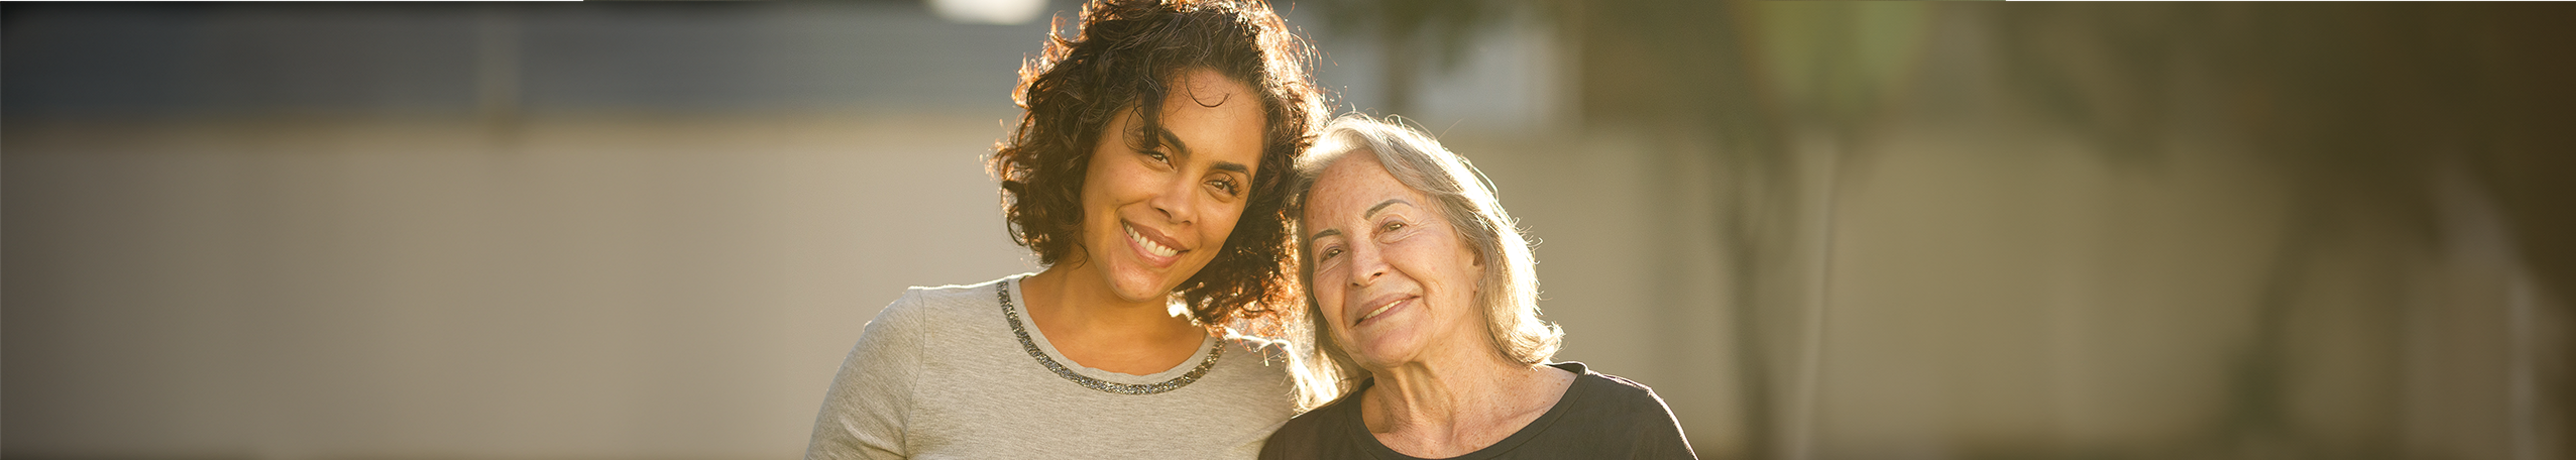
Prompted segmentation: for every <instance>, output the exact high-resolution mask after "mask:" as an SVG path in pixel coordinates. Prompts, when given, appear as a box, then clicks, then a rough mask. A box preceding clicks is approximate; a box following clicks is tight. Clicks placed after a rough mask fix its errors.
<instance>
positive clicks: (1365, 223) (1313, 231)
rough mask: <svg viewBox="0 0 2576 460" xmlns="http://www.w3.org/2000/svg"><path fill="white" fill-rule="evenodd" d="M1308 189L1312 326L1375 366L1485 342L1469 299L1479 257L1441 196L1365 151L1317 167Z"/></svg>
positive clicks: (1478, 272)
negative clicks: (1315, 312)
mask: <svg viewBox="0 0 2576 460" xmlns="http://www.w3.org/2000/svg"><path fill="white" fill-rule="evenodd" d="M1308 193H1309V195H1308V197H1307V202H1306V211H1305V215H1304V216H1302V218H1303V219H1304V220H1303V222H1304V223H1305V225H1304V228H1305V232H1306V234H1305V235H1303V237H1304V238H1306V239H1307V243H1306V246H1305V247H1306V254H1307V256H1308V257H1311V258H1313V267H1314V268H1313V270H1314V272H1313V274H1312V278H1311V279H1312V280H1313V283H1314V284H1312V285H1311V286H1310V288H1311V289H1312V290H1313V292H1314V296H1315V298H1314V301H1315V303H1316V305H1318V306H1319V307H1320V309H1321V310H1322V313H1323V315H1322V316H1323V318H1320V319H1319V321H1322V322H1323V323H1324V324H1321V325H1319V326H1321V327H1323V328H1324V329H1325V330H1327V331H1330V333H1331V334H1332V335H1333V339H1334V341H1336V342H1339V343H1340V345H1341V347H1342V349H1343V352H1344V353H1346V354H1348V355H1350V356H1351V357H1352V358H1353V359H1355V360H1357V361H1358V362H1359V365H1360V366H1361V367H1363V368H1369V369H1371V370H1372V371H1374V370H1377V369H1386V368H1391V367H1395V366H1399V365H1403V364H1407V363H1417V362H1422V361H1424V360H1426V359H1429V358H1432V357H1433V355H1436V354H1440V353H1443V352H1450V353H1456V352H1463V351H1469V350H1487V349H1490V348H1492V345H1491V342H1490V341H1489V340H1487V339H1486V338H1485V334H1486V332H1485V327H1484V324H1485V321H1484V316H1483V313H1482V309H1481V308H1479V307H1478V306H1477V305H1476V280H1477V279H1479V278H1480V276H1481V274H1482V273H1483V265H1481V264H1480V263H1479V261H1478V260H1477V258H1476V254H1475V251H1474V250H1473V249H1472V248H1470V247H1468V245H1467V243H1466V241H1465V240H1464V239H1462V238H1460V237H1459V234H1458V229H1457V228H1456V227H1453V226H1451V225H1449V222H1448V221H1447V220H1446V219H1443V218H1442V217H1441V215H1440V210H1439V206H1440V205H1439V203H1437V202H1434V201H1432V199H1431V198H1430V197H1428V196H1425V195H1423V194H1422V193H1421V192H1416V191H1414V190H1413V189H1411V188H1408V187H1405V186H1404V183H1402V182H1398V181H1396V179H1395V176H1393V175H1390V174H1388V173H1387V171H1386V168H1385V167H1383V166H1380V165H1379V163H1378V161H1377V158H1376V156H1375V155H1373V154H1370V153H1369V152H1367V151H1365V150H1363V151H1357V152H1351V153H1350V154H1348V155H1347V156H1345V157H1343V158H1342V159H1341V160H1339V161H1336V162H1334V163H1333V165H1332V166H1329V167H1327V168H1325V170H1324V172H1323V173H1322V174H1321V175H1319V176H1317V178H1316V181H1315V186H1314V189H1313V190H1312V191H1310V192H1308Z"/></svg>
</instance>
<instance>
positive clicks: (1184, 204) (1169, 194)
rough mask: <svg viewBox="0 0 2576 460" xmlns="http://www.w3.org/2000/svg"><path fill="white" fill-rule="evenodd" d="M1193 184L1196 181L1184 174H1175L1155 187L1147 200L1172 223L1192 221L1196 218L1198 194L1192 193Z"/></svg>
mask: <svg viewBox="0 0 2576 460" xmlns="http://www.w3.org/2000/svg"><path fill="white" fill-rule="evenodd" d="M1195 185H1196V182H1195V181H1192V180H1190V179H1188V178H1187V177H1186V176H1179V175H1175V176H1173V178H1172V179H1170V180H1167V181H1165V182H1164V183H1163V185H1162V186H1161V187H1156V189H1157V191H1156V192H1155V194H1154V198H1153V199H1152V200H1148V201H1147V202H1148V203H1152V204H1153V205H1154V209H1155V210H1158V211H1162V212H1163V217H1164V218H1167V219H1171V221H1172V222H1173V223H1182V222H1190V221H1194V220H1196V219H1198V194H1197V193H1192V192H1194V190H1192V188H1193V186H1195Z"/></svg>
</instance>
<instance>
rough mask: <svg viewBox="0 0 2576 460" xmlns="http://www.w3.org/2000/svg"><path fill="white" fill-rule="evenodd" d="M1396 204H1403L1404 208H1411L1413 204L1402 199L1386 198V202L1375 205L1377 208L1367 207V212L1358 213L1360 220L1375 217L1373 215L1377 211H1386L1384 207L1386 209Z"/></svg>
mask: <svg viewBox="0 0 2576 460" xmlns="http://www.w3.org/2000/svg"><path fill="white" fill-rule="evenodd" d="M1396 203H1404V205H1405V206H1412V205H1413V202H1410V201H1404V199H1403V198H1388V199H1387V200H1386V201H1380V202H1378V203H1377V206H1370V207H1369V209H1368V212H1363V213H1360V218H1362V219H1366V218H1369V217H1371V216H1375V215H1377V211H1378V210H1380V209H1386V207H1387V206H1389V205H1393V204H1396Z"/></svg>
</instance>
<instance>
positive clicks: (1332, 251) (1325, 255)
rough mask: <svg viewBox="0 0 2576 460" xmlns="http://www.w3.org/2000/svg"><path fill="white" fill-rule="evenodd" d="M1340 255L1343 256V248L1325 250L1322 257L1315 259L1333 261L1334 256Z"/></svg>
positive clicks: (1321, 254)
mask: <svg viewBox="0 0 2576 460" xmlns="http://www.w3.org/2000/svg"><path fill="white" fill-rule="evenodd" d="M1339 255H1342V248H1340V247H1329V248H1324V250H1323V251H1322V252H1321V253H1320V255H1318V256H1316V257H1315V260H1331V259H1332V258H1333V257H1334V256H1339Z"/></svg>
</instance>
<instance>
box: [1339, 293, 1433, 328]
mask: <svg viewBox="0 0 2576 460" xmlns="http://www.w3.org/2000/svg"><path fill="white" fill-rule="evenodd" d="M1417 298H1419V297H1415V296H1410V295H1406V296H1394V298H1391V299H1385V300H1381V301H1379V302H1376V303H1372V305H1377V308H1371V309H1369V310H1368V312H1367V313H1362V314H1360V318H1359V319H1356V320H1351V325H1353V326H1357V325H1359V324H1360V323H1365V322H1368V320H1369V319H1372V318H1376V317H1378V315H1382V314H1385V313H1386V312H1388V311H1393V310H1395V307H1400V306H1404V305H1408V304H1411V303H1413V299H1417Z"/></svg>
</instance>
